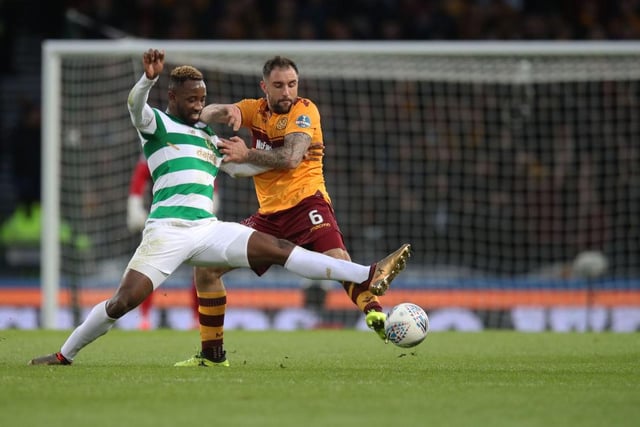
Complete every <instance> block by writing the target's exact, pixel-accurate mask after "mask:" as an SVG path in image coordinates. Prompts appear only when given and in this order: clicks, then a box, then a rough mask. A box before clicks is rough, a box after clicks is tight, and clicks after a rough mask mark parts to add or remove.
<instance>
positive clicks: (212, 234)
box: [127, 219, 255, 289]
mask: <svg viewBox="0 0 640 427" xmlns="http://www.w3.org/2000/svg"><path fill="white" fill-rule="evenodd" d="M254 231H255V230H253V229H252V228H249V227H247V226H244V225H242V224H238V223H235V222H224V221H218V220H215V219H206V220H200V221H180V220H166V219H163V220H149V221H147V224H146V226H145V228H144V231H143V232H142V241H141V242H140V245H139V246H138V249H136V252H135V253H134V254H133V257H132V258H131V261H129V265H128V266H127V270H128V269H132V270H136V271H138V272H140V273H142V274H144V275H146V276H147V277H149V278H150V279H151V281H152V282H153V289H156V288H157V287H158V286H160V285H161V284H162V282H164V281H165V280H166V278H167V277H169V275H170V274H171V273H173V272H174V271H175V270H176V269H177V268H178V267H179V266H180V265H181V264H183V263H187V264H192V265H197V266H211V267H249V259H248V257H247V245H248V242H249V236H251V234H252V233H253V232H254Z"/></svg>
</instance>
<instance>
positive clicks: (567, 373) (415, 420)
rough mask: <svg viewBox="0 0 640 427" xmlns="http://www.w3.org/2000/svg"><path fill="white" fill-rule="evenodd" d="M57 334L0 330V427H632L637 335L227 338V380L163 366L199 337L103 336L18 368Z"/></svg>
mask: <svg viewBox="0 0 640 427" xmlns="http://www.w3.org/2000/svg"><path fill="white" fill-rule="evenodd" d="M67 335H68V331H19V330H2V331H0V426H7V427H9V426H11V427H21V426H25V427H26V426H29V427H32V426H47V427H57V426H60V427H74V426H83V427H86V426H89V427H102V426H105V427H107V426H108V427H115V426H149V427H152V426H153V427H157V426H172V427H173V426H175V427H182V426H194V427H195V426H278V427H289V426H296V427H300V426H305V427H312V426H323V427H325V426H326V427H330V426H367V427H376V426H384V427H389V426H438V427H451V426H492V427H499V426H545V427H549V426H563V427H567V426H580V427H586V426H637V425H638V423H639V421H638V420H640V334H638V333H635V334H611V333H593V334H592V333H584V334H579V333H575V334H574V333H566V334H561V333H544V334H526V333H516V332H507V331H503V332H499V331H486V332H481V333H460V332H438V333H431V334H430V335H429V337H428V338H427V340H426V341H425V342H424V343H422V344H421V345H420V346H418V347H416V348H414V349H401V348H398V347H394V346H392V345H391V344H387V345H385V344H383V343H382V342H381V341H380V340H379V339H378V338H377V337H376V336H375V335H374V334H373V333H367V332H358V331H352V330H318V331H296V332H275V331H268V332H249V331H228V332H227V333H226V334H225V343H226V348H227V356H228V358H229V360H230V362H231V367H230V368H174V367H173V366H172V364H173V363H174V362H176V361H178V360H182V359H185V358H187V357H189V356H191V355H192V354H193V353H195V351H196V349H197V348H198V346H199V336H198V333H197V332H196V331H173V330H158V331H149V332H140V331H122V330H113V331H111V332H110V333H109V334H107V335H106V336H104V337H101V338H100V339H98V340H97V341H96V342H94V343H93V344H91V345H90V346H88V347H87V348H85V349H84V351H83V352H82V353H80V355H79V356H78V357H77V358H76V361H75V363H74V365H73V366H70V367H64V366H55V367H50V366H27V365H26V363H27V361H28V360H29V359H30V358H31V357H33V356H39V355H42V354H45V353H50V352H53V351H55V350H57V349H58V348H59V346H60V345H61V343H62V342H63V340H64V339H65V338H66V336H67Z"/></svg>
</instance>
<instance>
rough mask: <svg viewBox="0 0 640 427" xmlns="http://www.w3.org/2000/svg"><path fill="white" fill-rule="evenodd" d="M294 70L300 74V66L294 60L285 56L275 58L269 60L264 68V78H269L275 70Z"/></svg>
mask: <svg viewBox="0 0 640 427" xmlns="http://www.w3.org/2000/svg"><path fill="white" fill-rule="evenodd" d="M289 67H291V68H293V69H294V70H295V72H296V74H298V66H297V65H296V63H295V62H293V60H291V59H289V58H286V57H284V56H280V55H278V56H274V57H273V58H271V59H269V60H267V62H265V63H264V66H263V67H262V77H263V78H265V79H266V78H267V77H269V75H270V74H271V72H272V71H273V69H274V68H289Z"/></svg>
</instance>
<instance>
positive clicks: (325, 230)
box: [177, 56, 409, 366]
mask: <svg viewBox="0 0 640 427" xmlns="http://www.w3.org/2000/svg"><path fill="white" fill-rule="evenodd" d="M260 88H261V89H262V91H263V92H264V95H265V96H264V98H260V99H244V100H241V101H239V102H237V103H235V104H211V105H207V106H206V107H205V108H204V110H203V111H202V113H201V115H200V120H202V121H203V122H205V123H224V124H227V125H229V126H230V127H232V128H233V130H234V131H237V130H239V129H240V127H246V128H248V129H250V131H251V135H252V140H253V141H252V142H253V144H252V148H250V149H249V148H248V147H247V146H246V145H245V143H244V141H242V140H241V139H233V140H229V141H222V142H221V143H220V144H219V145H218V149H219V150H220V152H221V153H222V154H224V155H225V157H224V159H223V164H228V163H240V164H253V165H258V166H264V167H267V168H269V169H270V170H268V171H266V172H264V173H260V174H257V175H255V176H254V178H253V179H254V184H255V190H256V194H257V197H258V201H259V204H260V207H259V210H258V212H256V213H255V214H254V215H252V216H251V217H249V218H247V219H245V220H244V221H243V222H242V223H243V224H246V225H248V226H250V227H252V228H253V229H255V230H258V231H262V232H265V233H268V234H270V235H272V236H275V237H278V238H280V239H286V240H290V241H292V242H294V243H296V244H297V245H300V246H302V247H305V248H307V249H311V250H313V251H315V252H320V253H324V254H326V255H329V256H331V257H333V258H337V259H341V260H349V261H350V260H351V258H350V256H349V253H348V252H347V249H346V246H345V244H344V240H343V237H342V232H341V231H340V228H339V227H338V223H337V221H336V217H335V214H334V211H333V207H332V205H331V198H330V197H329V194H328V192H327V189H326V186H325V181H324V174H323V169H322V160H321V158H320V159H309V160H305V159H304V158H303V157H304V154H305V152H307V150H308V149H309V147H310V146H312V145H315V146H318V145H319V146H323V144H324V142H323V138H322V127H321V125H320V113H319V112H318V108H317V107H316V105H315V104H314V103H313V102H312V101H311V100H309V99H306V98H301V97H299V96H298V68H297V66H296V64H295V63H294V62H293V61H292V60H291V59H288V58H285V57H282V56H276V57H274V58H271V59H269V60H268V61H266V63H265V64H264V66H263V69H262V81H261V82H260ZM399 251H400V252H401V253H403V254H404V255H402V256H403V257H406V256H408V255H409V245H404V246H403V247H401V248H400V249H399ZM255 271H256V272H257V273H258V274H262V273H264V271H265V270H264V269H255ZM223 273H224V271H220V274H223ZM208 279H209V280H214V279H215V280H217V279H219V275H218V277H217V278H216V277H212V276H209V278H208ZM343 286H344V289H345V291H346V292H347V294H348V296H349V297H350V298H351V300H352V301H353V303H354V304H355V305H357V306H358V308H359V309H360V310H361V311H362V312H363V313H365V314H366V317H365V319H366V323H367V325H368V326H369V327H370V328H371V329H373V330H374V331H376V333H377V334H378V335H379V336H380V337H381V338H383V339H385V338H386V337H385V332H384V321H385V318H386V315H385V314H384V313H383V311H382V307H381V305H380V302H379V300H378V297H377V296H378V295H382V294H384V292H385V291H386V290H387V286H381V287H375V286H374V287H371V286H368V285H366V284H363V283H357V282H353V281H344V282H343ZM201 328H202V326H201ZM204 347H206V345H205V344H204V343H203V348H204ZM200 357H201V356H200V355H196V356H195V357H194V358H191V359H189V360H186V361H184V362H179V363H178V364H177V365H178V366H181V365H194V364H196V363H197V362H198V360H199V359H200Z"/></svg>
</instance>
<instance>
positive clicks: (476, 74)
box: [41, 39, 640, 328]
mask: <svg viewBox="0 0 640 427" xmlns="http://www.w3.org/2000/svg"><path fill="white" fill-rule="evenodd" d="M149 48H158V49H164V50H165V51H166V58H167V62H168V63H169V64H171V65H180V64H185V63H187V64H191V65H194V66H196V67H198V68H199V69H201V70H202V71H203V72H204V74H205V78H206V80H207V85H208V92H209V93H208V100H209V101H210V102H234V101H236V100H239V99H241V98H242V97H259V96H260V95H261V94H260V93H259V87H258V82H259V80H260V72H261V67H262V64H263V62H264V61H265V60H266V59H267V58H269V57H270V56H273V55H276V54H280V55H285V56H290V57H291V58H292V59H294V60H295V61H296V63H297V64H298V67H299V69H300V77H301V88H300V95H301V96H303V97H309V98H311V99H312V100H314V101H315V102H316V104H317V105H318V107H319V109H320V112H321V115H322V118H323V130H324V133H325V140H326V142H327V144H326V145H327V148H326V159H325V171H326V173H327V180H328V186H329V191H330V193H331V195H332V198H333V201H334V204H335V206H336V213H337V216H338V220H339V222H340V224H341V227H342V228H343V230H342V231H343V232H344V233H345V240H346V243H347V247H348V248H349V249H350V251H351V253H352V256H353V257H354V259H355V260H357V261H361V262H369V261H371V260H373V259H377V258H378V257H380V256H382V255H384V254H385V253H386V251H387V250H389V249H390V248H393V247H395V246H397V244H399V243H402V242H403V241H405V240H409V241H412V243H413V244H414V249H415V251H416V254H415V256H414V258H413V259H412V261H411V263H410V268H409V270H408V271H407V273H406V274H405V275H403V276H402V280H404V282H401V283H400V285H399V288H398V290H399V291H398V295H401V296H408V297H411V295H414V294H411V293H408V292H409V291H416V290H417V291H423V290H427V291H430V292H431V293H429V294H428V297H429V298H430V301H433V304H434V306H436V307H437V306H440V307H445V306H447V305H450V304H453V305H464V304H467V303H469V300H468V298H479V300H474V301H473V302H470V303H469V305H468V307H471V308H473V309H475V310H479V311H483V310H493V309H505V308H508V307H511V306H512V305H518V302H517V299H516V300H512V299H509V298H510V296H509V295H511V296H512V293H510V291H511V290H512V288H513V280H514V278H517V280H518V282H517V286H516V288H517V290H523V291H528V290H531V289H538V285H537V284H535V283H533V282H532V281H530V280H529V278H531V277H536V278H539V277H543V278H545V277H546V278H547V279H549V278H551V279H550V280H551V282H548V283H547V285H545V286H546V287H548V288H549V289H551V290H552V291H558V290H560V291H566V294H562V295H560V294H558V293H554V297H553V298H556V299H555V301H557V304H559V305H562V304H565V303H566V304H570V305H573V304H575V300H574V299H572V298H574V296H573V294H571V292H572V291H574V290H576V289H582V288H583V286H589V287H590V286H592V284H593V280H596V279H598V278H599V277H601V276H603V275H604V274H605V273H606V274H607V275H608V276H607V277H609V279H610V280H609V281H606V282H603V283H601V285H602V286H601V287H602V288H603V289H605V290H613V291H614V294H612V295H610V294H605V293H602V294H600V296H598V297H596V299H595V300H593V301H592V300H591V298H592V296H590V294H588V295H587V297H586V298H587V300H586V302H585V304H592V303H593V304H595V305H600V304H604V305H605V306H606V305H607V304H609V305H613V304H615V301H616V298H620V299H621V302H622V300H625V299H626V300H627V301H630V303H629V305H637V304H638V302H637V301H639V300H640V299H639V298H638V293H640V288H639V287H638V282H637V280H638V277H640V265H639V264H638V262H637V259H635V258H636V257H637V256H638V255H640V254H639V253H638V252H639V249H638V244H637V239H638V238H639V237H640V232H639V231H638V230H637V227H638V225H639V222H638V218H640V208H639V207H638V200H637V198H638V195H637V188H636V186H637V185H638V184H639V181H638V179H639V174H638V171H637V170H638V167H637V160H638V156H639V154H638V153H639V152H640V43H637V42H308V41H304V42H302V41H301V42H276V41H247V42H239V41H234V42H231V41H211V42H209V41H166V40H137V39H122V40H108V41H107V40H105V41H86V40H48V41H45V42H44V44H43V48H42V59H43V61H42V72H43V73H42V75H43V85H42V88H43V89H42V90H43V93H42V98H43V104H42V111H43V115H42V126H43V132H42V159H43V162H42V167H43V174H42V184H43V185H42V202H43V215H42V217H43V227H42V247H41V260H42V264H41V265H42V273H41V284H42V305H41V310H42V313H41V314H42V318H41V326H42V327H44V328H55V327H56V317H57V315H58V311H59V293H60V288H61V283H69V282H70V281H71V282H77V281H80V282H84V281H88V282H93V283H92V284H91V285H89V286H95V287H101V286H103V285H105V283H104V282H109V285H110V286H111V288H113V287H114V286H115V285H116V284H117V283H114V277H115V280H117V279H118V278H119V276H118V274H121V273H122V271H120V270H119V269H120V267H122V261H121V260H123V259H127V258H128V256H129V255H130V254H131V253H132V250H133V249H135V244H136V242H137V239H138V236H131V235H127V234H126V233H125V231H126V230H124V218H125V216H124V206H125V204H126V196H127V187H128V179H129V174H130V172H131V167H132V165H133V164H134V163H135V161H136V158H137V155H138V153H139V151H140V147H139V144H138V143H137V140H136V136H135V131H134V129H133V127H132V126H131V124H130V122H128V113H127V110H126V104H125V103H126V94H127V92H128V89H129V88H130V87H131V86H132V85H133V83H134V82H135V81H136V79H137V78H138V77H139V76H140V75H141V74H142V69H141V66H140V61H141V55H142V53H143V52H144V51H146V50H147V49H149ZM166 73H168V70H165V74H166ZM163 80H164V82H163ZM164 84H166V79H163V78H162V77H161V79H160V82H159V84H158V87H159V88H160V89H158V88H155V89H154V92H153V93H152V98H151V99H150V102H151V103H153V104H154V105H164V103H165V99H164V96H165V95H164V93H163V92H166V90H163V88H166V86H163V85H164ZM217 131H218V132H221V133H224V132H226V131H227V130H225V129H222V128H221V129H217ZM634 161H635V162H636V163H633V162H634ZM222 179H224V181H223V183H224V187H223V192H224V193H223V198H222V200H223V207H222V212H223V214H222V216H223V218H224V219H229V220H239V219H242V218H244V217H245V216H248V215H249V214H250V213H252V212H253V210H254V208H255V205H254V204H255V196H253V194H252V190H251V185H250V182H248V181H247V182H243V183H240V182H235V181H231V180H228V179H226V178H222ZM227 188H228V189H227ZM61 234H62V235H65V236H67V240H66V246H67V248H66V249H65V247H64V245H63V244H62V243H61V239H60V236H61ZM583 252H588V253H590V254H593V253H595V254H596V255H598V254H602V255H604V257H605V260H606V261H607V262H606V266H607V269H606V271H604V270H603V271H602V272H597V273H598V274H595V273H593V272H592V270H589V268H588V267H587V269H586V270H584V269H582V267H580V269H579V271H570V270H571V266H572V265H573V264H572V261H573V260H574V259H576V257H577V256H578V255H580V254H581V253H583ZM116 261H117V262H116ZM581 265H582V264H580V266H581ZM589 265H590V264H588V266H589ZM114 271H117V273H114ZM585 271H587V272H588V274H587V273H584V272H585ZM107 272H108V273H109V274H107ZM592 273H593V274H592ZM585 274H587V275H588V276H589V277H588V280H587V282H588V283H587V285H585V284H584V280H582V279H584V278H585ZM596 276H597V277H596ZM487 280H490V281H491V284H490V285H487V284H486V281H487ZM576 280H577V281H576ZM478 289H481V290H482V293H480V294H475V293H465V294H464V296H460V295H462V294H460V295H458V294H456V292H458V291H460V292H463V293H464V292H466V291H469V290H471V291H474V292H475V291H476V290H478ZM589 289H590V288H589ZM504 290H506V291H507V292H506V293H500V292H501V291H504ZM405 291H406V292H405ZM618 291H621V292H622V293H615V292H618ZM393 292H394V291H393V290H392V291H390V294H393ZM403 292H404V293H403ZM444 293H448V295H449V296H447V297H442V298H443V299H442V302H441V303H439V302H438V301H440V300H439V298H440V297H441V296H442V295H443V294H444ZM416 295H417V294H416ZM425 295H426V294H425ZM455 295H458V297H456V296H455ZM474 295H476V296H474ZM496 295H498V296H496ZM535 295H538V294H535ZM616 295H618V296H616ZM494 297H495V298H496V299H495V300H488V301H486V300H485V299H491V298H494ZM456 298H458V299H456ZM522 298H526V297H522ZM536 298H537V296H536ZM598 298H601V299H598ZM344 299H345V300H346V297H345V298H344ZM513 301H515V302H513ZM540 304H541V305H542V306H546V305H547V304H551V305H553V304H555V303H554V302H548V301H546V300H544V298H541V300H540Z"/></svg>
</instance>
